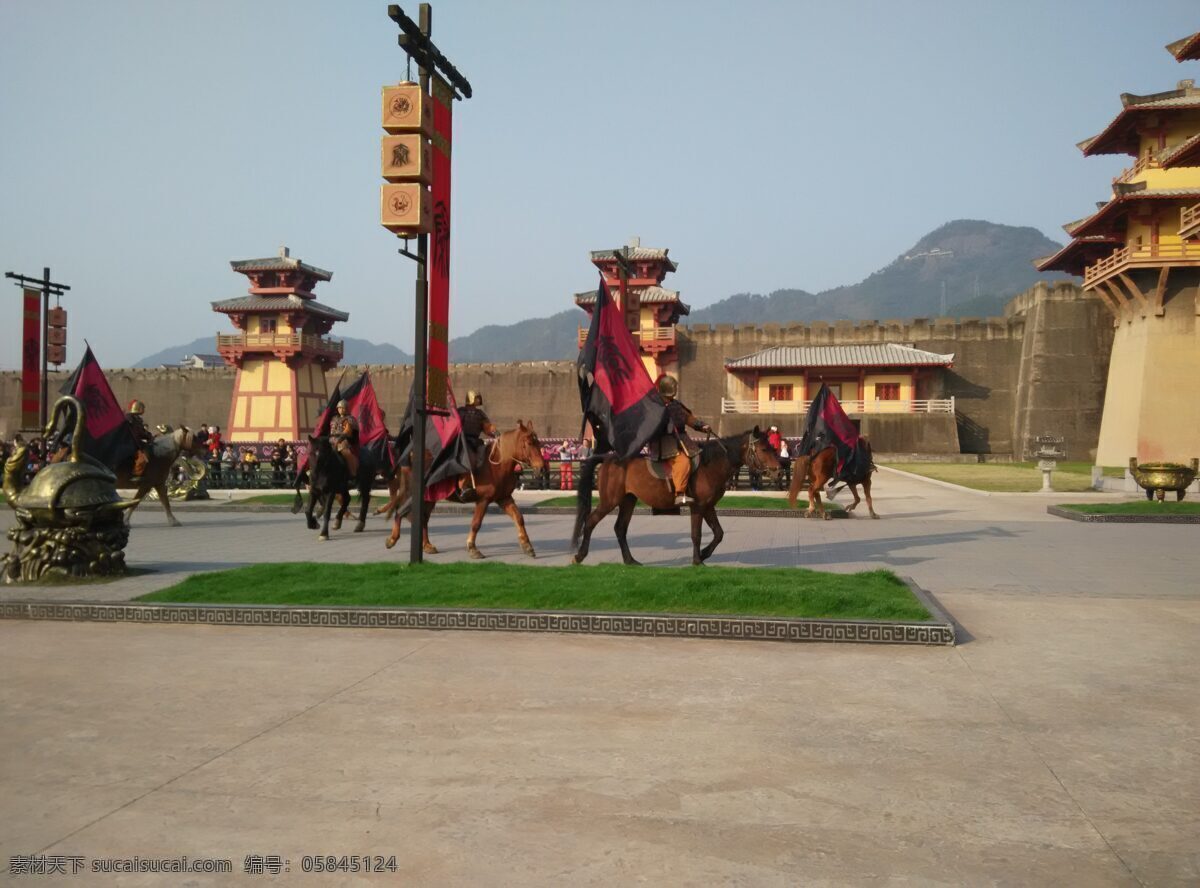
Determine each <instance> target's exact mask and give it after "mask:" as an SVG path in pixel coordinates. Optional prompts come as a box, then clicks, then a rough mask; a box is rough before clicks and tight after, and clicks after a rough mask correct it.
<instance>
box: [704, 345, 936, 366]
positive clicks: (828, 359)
mask: <svg viewBox="0 0 1200 888" xmlns="http://www.w3.org/2000/svg"><path fill="white" fill-rule="evenodd" d="M953 365H954V355H953V354H948V355H941V354H937V353H936V352H927V351H923V350H921V349H919V348H913V347H912V346H909V345H900V344H899V343H894V342H887V343H880V344H876V345H815V346H790V345H776V346H773V347H771V348H765V349H763V350H762V351H758V352H755V353H754V354H752V355H746V356H745V357H741V358H734V359H732V360H727V361H726V362H725V369H726V370H801V369H806V368H812V367H820V368H824V367H952V366H953Z"/></svg>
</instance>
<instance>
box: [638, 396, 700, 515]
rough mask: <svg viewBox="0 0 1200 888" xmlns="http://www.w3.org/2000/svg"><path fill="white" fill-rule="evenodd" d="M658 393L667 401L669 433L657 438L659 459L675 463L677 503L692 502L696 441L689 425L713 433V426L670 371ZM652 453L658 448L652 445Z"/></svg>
mask: <svg viewBox="0 0 1200 888" xmlns="http://www.w3.org/2000/svg"><path fill="white" fill-rule="evenodd" d="M658 393H659V394H660V395H662V397H663V400H664V401H665V402H666V404H667V418H668V422H667V433H666V434H665V435H663V436H662V437H661V438H659V439H658V441H657V442H656V444H657V450H658V453H657V454H656V455H657V457H658V459H660V460H662V461H663V462H670V464H671V485H672V487H673V489H674V491H675V505H677V506H682V505H686V504H687V503H690V502H692V498H691V497H690V496H688V492H687V491H688V480H689V479H690V478H691V475H692V455H693V454H694V453H695V452H696V445H695V443H693V442H692V440H691V438H689V437H688V434H687V430H688V428H693V429H696V431H699V432H707V433H709V434H712V428H711V427H710V426H709V425H708V424H707V423H704V422H701V421H700V420H698V419H696V417H695V416H693V415H692V411H690V410H688V408H687V407H686V406H685V405H684V403H683V402H682V401H680V400H679V398H678V395H679V381H678V380H677V379H676V378H675V377H674V376H671V375H670V374H668V373H664V374H663V375H662V376H660V377H659V379H658ZM651 450H652V455H655V454H653V450H654V448H653V447H652V448H651Z"/></svg>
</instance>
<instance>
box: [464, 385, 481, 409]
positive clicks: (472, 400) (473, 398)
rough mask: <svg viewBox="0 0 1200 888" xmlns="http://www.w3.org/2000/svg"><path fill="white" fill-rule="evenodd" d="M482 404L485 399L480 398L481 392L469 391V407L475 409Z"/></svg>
mask: <svg viewBox="0 0 1200 888" xmlns="http://www.w3.org/2000/svg"><path fill="white" fill-rule="evenodd" d="M482 403H483V398H482V397H480V395H479V392H477V391H475V389H469V390H468V391H467V406H468V407H474V406H475V405H476V404H482Z"/></svg>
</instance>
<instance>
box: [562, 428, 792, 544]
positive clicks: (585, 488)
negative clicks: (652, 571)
mask: <svg viewBox="0 0 1200 888" xmlns="http://www.w3.org/2000/svg"><path fill="white" fill-rule="evenodd" d="M597 465H599V466H600V480H599V483H598V484H596V482H595V475H596V466H597ZM743 465H745V466H747V467H749V468H750V470H751V471H754V472H761V473H763V474H768V475H771V476H772V477H778V475H779V469H780V462H779V455H778V454H777V453H776V452H775V449H774V448H773V447H771V445H770V444H769V443H768V442H767V439H766V437H765V436H764V435H763V434H762V432H760V431H759V429H758V426H755V427H754V429H753V430H752V431H749V432H742V433H741V434H740V435H734V436H732V437H729V438H718V439H717V440H715V441H707V442H705V443H704V444H703V445H702V446H701V447H700V466H699V467H698V468H697V469H696V470H695V472H693V474H692V484H691V486H692V487H693V490H692V495H693V497H694V498H695V502H693V503H692V504H691V507H690V508H691V510H692V513H691V514H692V564H703V563H704V562H705V560H707V559H708V557H709V556H710V555H712V553H713V552H714V551H715V550H716V548H717V546H718V545H719V544H720V542H721V539H722V538H723V537H724V536H725V532H724V531H723V530H722V529H721V522H720V521H718V520H717V503H718V502H720V501H721V497H722V496H724V495H725V488H726V487H727V486H728V484H729V479H730V478H732V477H733V476H734V475H735V474H736V473H737V470H738V469H739V468H741V467H742V466H743ZM593 486H596V487H599V489H600V504H599V505H598V506H596V508H595V509H592V488H593ZM638 500H641V501H642V502H644V503H645V504H646V505H648V506H650V507H651V508H652V509H662V510H673V509H674V508H675V494H674V493H673V492H672V491H671V487H670V484H669V483H668V482H667V480H666V479H662V478H658V477H657V476H655V475H654V474H653V473H652V472H651V471H650V466H649V464H648V460H646V459H644V458H643V457H640V456H637V457H634V458H633V459H627V460H618V459H614V458H613V457H611V456H608V457H592V458H591V459H589V460H585V461H584V463H583V468H582V469H581V470H580V473H579V499H578V501H577V504H576V508H575V530H574V531H573V532H572V534H571V546H572V548H574V547H575V546H576V545H578V549H576V552H575V557H574V558H573V559H572V563H574V564H579V563H580V562H582V561H583V559H585V558H587V554H588V544H589V543H590V542H591V539H592V531H593V530H595V529H596V525H597V524H599V523H600V522H601V521H602V520H603V519H604V516H606V515H607V514H608V513H609V512H611V511H612V510H613V509H616V508H618V507H619V511H618V512H617V523H616V532H617V543H618V545H620V547H621V557H622V558H623V559H624V560H625V563H626V564H637V563H638V561H637V560H636V559H635V558H634V557H633V554H632V553H631V552H630V551H629V540H628V535H627V532H628V530H629V521H630V519H631V518H632V517H633V509H634V506H636V505H637V501H638ZM589 511H590V513H591V514H588V513H589ZM701 522H706V523H707V524H708V526H709V528H710V529H711V530H712V534H713V538H712V541H711V542H710V543H709V544H708V545H707V546H705V547H704V548H703V549H701V548H700V533H701V531H702V529H703V528H702V527H701ZM581 537H582V538H581Z"/></svg>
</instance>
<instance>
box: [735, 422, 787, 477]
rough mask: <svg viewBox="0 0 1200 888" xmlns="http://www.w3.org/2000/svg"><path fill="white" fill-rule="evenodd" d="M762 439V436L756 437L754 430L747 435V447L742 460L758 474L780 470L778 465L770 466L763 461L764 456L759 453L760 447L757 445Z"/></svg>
mask: <svg viewBox="0 0 1200 888" xmlns="http://www.w3.org/2000/svg"><path fill="white" fill-rule="evenodd" d="M761 440H762V438H761V437H755V435H754V433H753V432H751V433H749V434H748V435H747V436H746V449H745V450H744V451H743V454H742V462H743V463H744V464H745V466H746V468H748V469H749V470H750V471H752V472H757V473H758V474H767V473H768V472H771V473H774V472H778V471H779V468H778V467H776V468H770V467H769V466H767V465H766V463H764V462H763V461H762V457H760V456H759V455H758V449H757V448H756V447H755V445H756V444H757V443H758V442H759V441H761Z"/></svg>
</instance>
